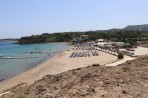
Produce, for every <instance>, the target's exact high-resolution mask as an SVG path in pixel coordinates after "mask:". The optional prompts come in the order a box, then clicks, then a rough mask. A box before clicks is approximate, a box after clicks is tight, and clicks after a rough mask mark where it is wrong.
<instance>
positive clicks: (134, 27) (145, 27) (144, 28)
mask: <svg viewBox="0 0 148 98" xmlns="http://www.w3.org/2000/svg"><path fill="white" fill-rule="evenodd" d="M123 30H139V31H148V24H144V25H129V26H127V27H125V28H123Z"/></svg>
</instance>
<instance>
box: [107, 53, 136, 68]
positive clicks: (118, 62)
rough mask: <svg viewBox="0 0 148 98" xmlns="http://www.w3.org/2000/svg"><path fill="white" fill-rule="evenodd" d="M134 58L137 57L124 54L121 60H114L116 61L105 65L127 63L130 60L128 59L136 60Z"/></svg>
mask: <svg viewBox="0 0 148 98" xmlns="http://www.w3.org/2000/svg"><path fill="white" fill-rule="evenodd" d="M134 59H135V58H134V57H130V56H126V55H124V59H122V60H119V61H117V62H114V63H111V64H107V65H105V66H117V65H119V64H122V63H125V62H126V61H128V60H134Z"/></svg>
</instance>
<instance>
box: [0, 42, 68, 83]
mask: <svg viewBox="0 0 148 98" xmlns="http://www.w3.org/2000/svg"><path fill="white" fill-rule="evenodd" d="M68 47H69V45H68V44H67V43H44V44H27V45H19V44H16V42H15V41H5V42H0V82H2V81H5V80H6V79H9V78H11V77H13V76H16V75H18V74H20V73H22V72H25V71H27V70H29V69H31V68H33V67H35V66H37V65H38V64H40V63H42V62H43V61H45V60H47V59H49V58H51V57H53V56H55V55H57V54H58V53H60V52H62V51H64V50H66V49H68Z"/></svg>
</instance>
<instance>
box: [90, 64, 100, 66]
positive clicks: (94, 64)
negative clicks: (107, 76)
mask: <svg viewBox="0 0 148 98" xmlns="http://www.w3.org/2000/svg"><path fill="white" fill-rule="evenodd" d="M92 66H100V65H99V64H93V65H92Z"/></svg>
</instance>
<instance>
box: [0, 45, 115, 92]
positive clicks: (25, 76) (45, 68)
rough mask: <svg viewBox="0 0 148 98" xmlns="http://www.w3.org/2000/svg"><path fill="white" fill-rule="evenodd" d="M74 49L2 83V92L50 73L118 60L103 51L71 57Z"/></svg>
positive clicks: (0, 84)
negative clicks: (97, 54) (87, 55)
mask: <svg viewBox="0 0 148 98" xmlns="http://www.w3.org/2000/svg"><path fill="white" fill-rule="evenodd" d="M73 51H74V50H72V47H70V48H69V50H66V51H64V52H62V53H60V54H58V55H56V56H54V57H52V58H50V59H49V60H47V61H46V62H44V63H42V64H40V65H38V66H37V67H35V68H32V69H30V70H28V71H26V72H24V73H21V74H19V75H17V76H15V77H12V78H10V79H8V80H6V81H4V82H2V83H0V93H2V92H3V91H4V90H6V89H9V88H11V87H14V86H16V85H18V84H19V83H27V84H32V83H33V82H35V81H36V80H38V79H40V78H42V77H43V76H45V75H48V74H52V75H53V74H58V73H61V72H64V71H67V70H72V69H76V68H81V67H86V66H90V65H92V64H100V65H104V64H107V63H110V62H114V61H116V60H117V57H116V56H113V55H111V54H108V53H104V52H101V51H99V56H91V57H78V58H69V57H70V55H71V54H72V52H73Z"/></svg>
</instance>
